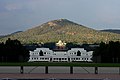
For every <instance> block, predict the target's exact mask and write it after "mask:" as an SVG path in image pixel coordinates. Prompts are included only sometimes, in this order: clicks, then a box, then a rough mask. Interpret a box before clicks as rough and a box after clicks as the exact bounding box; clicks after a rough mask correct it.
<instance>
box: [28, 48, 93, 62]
mask: <svg viewBox="0 0 120 80" xmlns="http://www.w3.org/2000/svg"><path fill="white" fill-rule="evenodd" d="M92 54H93V51H89V52H87V51H86V50H84V48H71V49H70V50H62V49H59V50H50V49H49V48H36V50H34V51H30V59H29V62H34V61H47V62H77V61H84V62H92Z"/></svg>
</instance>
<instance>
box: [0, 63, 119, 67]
mask: <svg viewBox="0 0 120 80" xmlns="http://www.w3.org/2000/svg"><path fill="white" fill-rule="evenodd" d="M0 66H76V67H77V66H81V67H120V63H80V62H26V63H0Z"/></svg>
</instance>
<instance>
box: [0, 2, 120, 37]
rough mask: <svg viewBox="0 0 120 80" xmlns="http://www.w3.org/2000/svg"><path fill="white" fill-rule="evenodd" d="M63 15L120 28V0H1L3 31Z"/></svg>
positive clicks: (97, 26)
mask: <svg viewBox="0 0 120 80" xmlns="http://www.w3.org/2000/svg"><path fill="white" fill-rule="evenodd" d="M61 18H64V19H68V20H70V21H73V22H76V23H78V24H82V25H85V26H87V27H89V28H93V29H96V30H101V29H120V0H0V35H3V34H10V33H12V32H16V31H25V30H27V29H30V28H33V27H35V26H38V25H41V24H42V23H45V22H48V21H51V20H56V19H61Z"/></svg>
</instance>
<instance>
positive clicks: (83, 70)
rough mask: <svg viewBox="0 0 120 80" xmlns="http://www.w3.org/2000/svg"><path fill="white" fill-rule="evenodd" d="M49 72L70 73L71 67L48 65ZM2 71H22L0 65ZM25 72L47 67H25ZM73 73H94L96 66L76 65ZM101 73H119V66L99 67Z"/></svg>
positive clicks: (41, 70)
mask: <svg viewBox="0 0 120 80" xmlns="http://www.w3.org/2000/svg"><path fill="white" fill-rule="evenodd" d="M48 69H49V70H48V73H70V67H48ZM0 73H20V67H13V66H12V67H6V66H2V67H0ZM24 73H45V67H40V66H37V67H36V66H33V67H24ZM73 73H94V67H74V68H73ZM98 73H99V74H106V73H109V74H119V67H99V68H98Z"/></svg>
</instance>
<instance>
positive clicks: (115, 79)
mask: <svg viewBox="0 0 120 80" xmlns="http://www.w3.org/2000/svg"><path fill="white" fill-rule="evenodd" d="M0 78H1V79H8V78H13V79H48V78H49V79H60V78H62V79H102V80H120V75H119V74H66V73H65V74H52V73H51V74H0Z"/></svg>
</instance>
